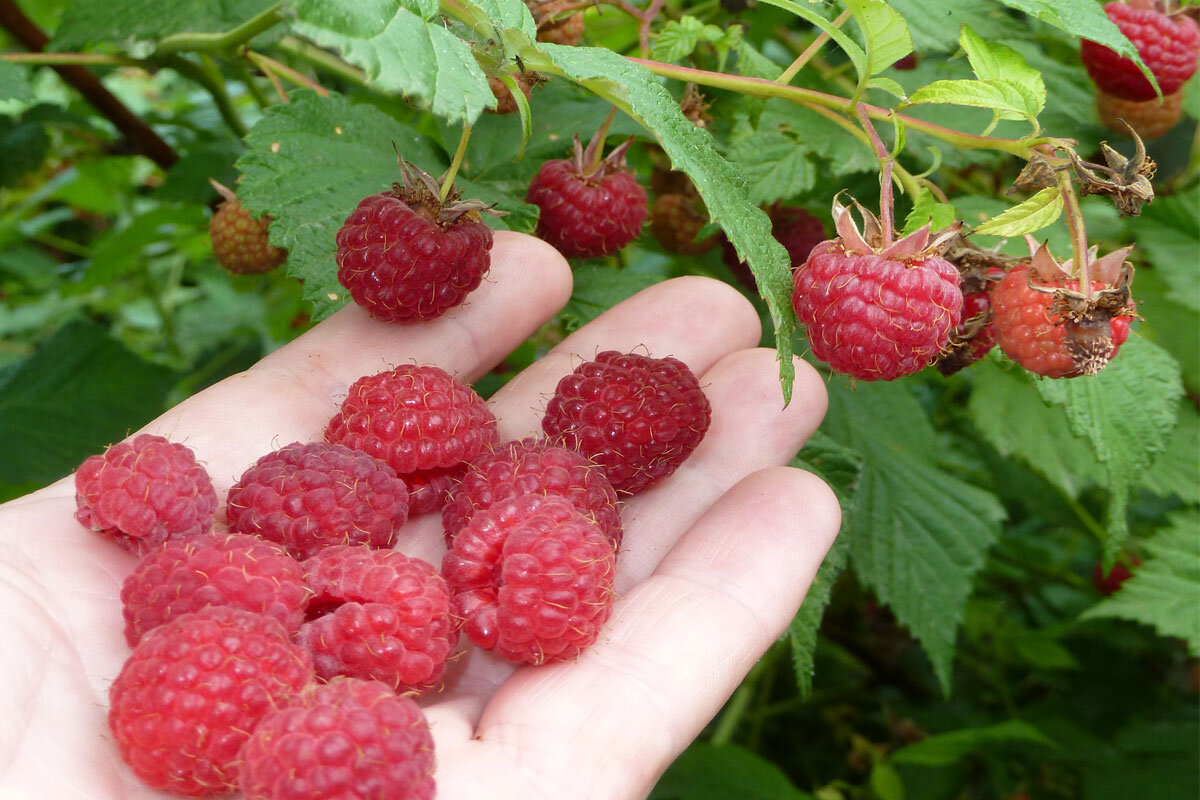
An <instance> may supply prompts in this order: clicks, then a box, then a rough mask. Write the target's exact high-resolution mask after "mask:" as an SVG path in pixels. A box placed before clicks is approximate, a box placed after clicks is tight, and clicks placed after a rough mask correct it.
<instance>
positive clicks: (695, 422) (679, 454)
mask: <svg viewBox="0 0 1200 800" xmlns="http://www.w3.org/2000/svg"><path fill="white" fill-rule="evenodd" d="M711 418H712V408H711V406H710V405H709V402H708V398H707V397H705V395H704V392H703V391H702V390H701V389H700V382H699V381H698V380H696V376H695V375H693V374H692V371H691V370H690V369H688V367H687V365H686V364H684V363H683V362H682V361H679V360H678V359H675V358H670V357H668V358H652V357H650V356H643V355H639V354H637V353H618V352H616V351H615V350H606V351H604V352H603V353H599V354H598V355H597V356H596V358H595V360H593V361H585V362H584V363H582V364H580V365H579V366H578V367H576V368H575V371H574V372H572V373H571V374H570V375H568V376H566V377H565V378H563V379H562V380H560V381H559V382H558V388H557V389H556V390H555V392H554V396H553V397H551V398H550V402H549V403H547V404H546V416H545V417H543V418H542V430H543V431H545V433H546V435H547V436H549V437H550V438H551V439H553V440H555V442H556V443H557V444H562V445H563V446H565V447H569V448H571V449H573V450H578V451H579V452H580V453H582V454H583V455H585V456H587V457H588V458H590V459H591V460H592V461H594V462H596V463H597V464H599V465H600V466H601V467H603V468H604V470H605V474H606V475H607V476H608V480H609V481H610V482H611V483H612V485H613V488H615V489H616V490H617V491H619V492H626V493H629V494H634V493H636V492H640V491H642V490H643V489H645V488H647V487H648V486H650V485H652V484H654V483H657V482H658V481H661V480H663V479H664V478H666V477H667V476H668V475H670V474H671V473H673V472H674V471H675V470H676V469H677V468H678V467H679V465H680V464H682V463H683V461H684V459H686V458H687V457H688V456H689V455H691V454H692V451H693V450H695V449H696V446H697V445H698V444H700V440H701V439H703V438H704V434H705V433H706V432H707V431H708V425H709V422H710V421H711Z"/></svg>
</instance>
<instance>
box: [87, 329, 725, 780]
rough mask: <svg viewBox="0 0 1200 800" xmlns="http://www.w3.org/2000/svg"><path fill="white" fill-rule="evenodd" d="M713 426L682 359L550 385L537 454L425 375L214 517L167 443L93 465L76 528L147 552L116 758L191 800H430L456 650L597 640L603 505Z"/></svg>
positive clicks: (111, 455) (355, 402)
mask: <svg viewBox="0 0 1200 800" xmlns="http://www.w3.org/2000/svg"><path fill="white" fill-rule="evenodd" d="M710 418H711V410H710V407H709V403H708V400H707V398H706V397H705V395H704V392H703V391H702V390H701V388H700V385H699V382H698V381H697V379H696V376H695V375H693V374H692V372H691V370H689V369H688V367H687V366H686V365H685V364H683V363H682V362H680V361H678V360H676V359H673V358H652V357H650V356H648V355H640V354H621V353H617V352H611V351H609V352H602V353H600V354H598V355H597V356H596V357H595V359H594V360H592V361H586V362H584V363H582V364H580V365H579V367H578V368H576V369H575V370H574V371H573V372H572V373H571V374H570V375H567V376H566V377H564V378H563V379H562V380H561V381H560V382H559V384H558V387H557V390H556V392H555V394H554V396H553V397H552V398H551V399H550V400H549V402H548V404H547V408H546V414H545V417H544V419H543V420H542V428H543V433H544V436H543V437H541V438H525V439H520V440H516V441H507V442H502V441H500V437H499V434H498V431H497V424H496V419H495V417H494V416H493V415H492V413H491V411H490V410H489V408H488V406H487V404H486V403H485V402H484V401H483V399H482V398H481V397H480V396H479V395H477V394H476V393H475V392H474V390H472V389H471V387H469V386H467V385H465V384H464V383H462V382H461V381H459V380H458V379H457V378H455V377H454V376H452V375H450V374H448V373H447V372H445V371H444V370H442V369H439V368H438V367H434V366H412V365H402V366H399V367H396V368H394V369H391V370H388V371H386V372H382V373H379V374H377V375H370V376H367V377H364V378H361V379H359V380H357V381H355V382H354V383H353V384H352V385H351V386H350V387H349V390H348V392H347V396H346V398H345V401H344V402H343V403H342V405H341V407H340V408H339V409H338V411H337V413H336V414H334V415H333V418H332V419H331V420H330V422H329V424H328V426H327V427H326V429H325V431H324V441H318V442H295V443H292V444H288V445H286V446H284V447H281V448H280V449H278V450H276V451H274V452H272V453H268V454H266V455H264V456H263V457H262V458H260V459H259V460H258V461H257V462H256V463H254V464H253V465H251V466H250V468H249V469H247V470H246V471H245V473H244V474H243V475H242V476H241V478H240V479H239V480H238V481H237V483H236V484H235V485H234V486H233V488H232V489H230V491H229V493H228V496H227V497H226V498H225V503H224V507H223V509H222V510H221V513H220V514H218V509H219V506H220V503H219V502H218V497H217V493H216V491H215V490H214V488H213V483H212V480H211V479H210V477H209V475H208V473H207V472H206V471H205V469H204V467H203V466H201V464H200V463H199V462H198V461H197V459H196V456H195V454H194V453H193V452H192V451H191V450H190V449H189V448H188V447H186V446H185V445H183V444H180V443H178V442H171V441H168V440H167V439H165V438H163V437H161V436H155V435H151V434H140V435H137V436H135V437H133V438H132V439H129V440H128V441H125V442H120V443H118V444H114V445H113V446H111V447H110V448H109V449H108V450H107V451H105V452H104V453H103V454H102V455H96V456H92V457H90V458H88V459H87V460H86V461H85V462H84V463H83V464H82V465H81V466H80V467H79V469H78V471H77V472H76V475H75V486H76V501H77V506H78V510H77V511H76V517H77V519H78V520H79V521H80V522H81V523H82V524H83V525H84V526H85V527H87V528H90V529H92V530H94V531H97V532H99V533H100V534H101V535H104V536H106V537H109V538H111V539H112V540H113V541H114V542H116V543H117V544H118V545H119V546H121V547H123V548H125V549H127V550H129V551H131V552H134V553H136V554H138V555H140V556H141V561H140V563H138V565H137V567H136V568H135V569H134V570H133V572H132V573H131V574H130V575H129V576H128V577H127V578H126V579H125V582H124V585H123V587H122V589H121V601H122V604H123V607H124V609H123V613H124V620H125V638H126V641H127V642H128V644H129V646H130V647H131V648H132V653H131V655H130V656H129V659H128V661H127V662H126V663H125V666H124V667H123V668H122V670H121V672H120V674H119V675H118V676H117V678H116V680H115V681H114V682H113V684H112V687H111V691H110V700H111V709H110V711H109V716H108V722H109V726H110V728H111V731H112V736H113V739H114V741H115V742H116V745H117V747H118V748H119V750H120V753H121V757H122V758H123V759H124V760H125V762H126V763H127V764H128V765H129V767H130V768H131V769H132V770H133V772H134V773H135V774H136V775H137V776H138V777H139V778H140V779H141V780H142V781H144V782H145V783H146V784H147V785H149V786H152V787H154V788H156V789H162V790H165V791H168V792H171V793H173V794H176V795H180V796H184V797H205V796H213V795H222V794H229V793H232V792H235V791H240V792H242V793H243V795H244V796H245V797H246V798H249V799H250V800H259V799H260V798H261V799H263V800H267V799H269V800H283V799H284V798H287V799H288V800H301V799H302V798H310V797H333V796H336V797H339V798H347V800H352V799H353V798H366V797H387V798H392V799H393V800H410V799H411V800H428V799H429V798H432V797H433V796H434V793H435V787H434V778H433V773H434V745H433V738H432V736H431V734H430V729H429V726H428V724H427V723H426V720H425V717H424V715H423V714H422V711H421V708H420V707H419V706H418V704H417V702H416V701H415V700H414V699H413V698H414V697H416V696H418V695H421V694H424V693H435V692H437V691H438V690H439V689H440V688H441V685H442V682H443V675H444V673H445V671H446V668H447V664H448V662H452V661H453V660H454V657H455V655H456V654H457V653H460V652H461V651H462V648H460V647H459V638H460V635H461V634H463V633H464V632H465V634H466V638H467V639H469V640H470V641H471V642H472V643H473V644H475V645H476V646H478V647H481V648H483V649H486V650H490V651H492V652H494V653H495V654H496V655H497V656H499V657H501V658H504V659H506V660H508V661H510V662H514V663H517V664H529V665H539V664H546V663H550V662H556V661H567V660H571V659H575V658H577V657H579V655H580V654H581V653H582V651H583V650H584V649H586V648H587V647H588V646H589V645H591V644H592V643H593V642H595V641H596V639H597V637H598V636H600V634H601V630H602V628H603V627H604V624H605V623H606V621H607V620H608V618H609V615H610V613H611V611H612V606H613V602H614V599H615V594H614V590H613V580H614V577H615V574H616V560H617V553H618V551H619V549H620V546H621V539H622V526H621V512H620V506H619V503H618V499H619V498H620V497H622V496H625V495H630V494H633V493H635V492H640V491H642V490H643V489H646V488H647V487H649V486H651V485H653V484H655V483H658V482H659V481H662V480H663V479H665V478H666V477H667V476H669V475H670V474H671V473H672V472H674V471H675V470H676V469H677V468H678V467H679V466H680V464H681V463H682V462H683V461H684V460H685V459H686V458H687V457H688V456H689V455H690V454H691V452H692V451H693V450H694V449H695V448H696V446H697V445H698V444H699V443H700V440H701V439H702V438H703V436H704V434H705V432H706V431H707V430H708V426H709V422H710ZM439 509H440V511H441V514H442V519H443V522H444V529H445V538H446V545H447V553H446V556H445V558H444V560H443V562H442V565H441V569H440V570H438V569H437V568H435V567H434V566H433V565H431V564H429V563H427V562H425V561H422V560H421V559H418V558H411V557H409V556H407V555H405V554H404V553H403V552H402V550H403V548H404V544H405V542H404V533H405V529H404V523H405V522H406V521H407V519H408V518H409V516H410V515H413V514H418V513H426V512H429V511H434V510H439ZM397 547H399V548H400V549H394V548H397Z"/></svg>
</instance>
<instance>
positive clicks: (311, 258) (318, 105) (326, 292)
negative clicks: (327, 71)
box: [237, 89, 446, 319]
mask: <svg viewBox="0 0 1200 800" xmlns="http://www.w3.org/2000/svg"><path fill="white" fill-rule="evenodd" d="M393 144H394V145H395V146H396V149H397V150H399V152H400V153H401V155H403V156H404V158H406V159H408V160H409V161H412V162H413V163H415V164H417V166H419V167H421V168H422V169H424V170H425V171H427V172H429V173H431V174H438V173H440V172H441V171H442V169H444V168H445V163H446V162H445V160H444V155H443V154H442V153H441V152H440V151H439V150H438V149H437V148H436V147H435V146H434V145H433V143H432V142H430V141H429V140H428V139H427V138H425V137H424V136H422V135H420V134H418V133H417V132H416V131H414V130H412V129H411V128H408V127H406V126H404V125H402V124H400V123H399V122H397V121H396V120H394V119H392V118H391V117H389V116H387V115H386V114H384V113H383V112H382V111H380V110H379V109H377V108H375V107H374V106H369V105H353V104H351V102H350V101H349V100H348V99H347V98H345V97H343V96H342V95H339V94H331V95H330V96H329V97H320V96H318V95H317V94H316V93H314V92H311V91H309V90H307V89H305V90H301V91H296V92H293V93H291V102H290V103H288V104H286V105H278V106H272V107H271V108H270V109H268V110H267V112H266V114H264V115H263V118H262V119H261V120H259V122H258V124H256V125H255V126H254V128H253V129H252V130H251V131H250V134H249V135H248V136H247V137H246V145H247V147H248V149H247V151H246V152H245V153H244V154H243V155H242V157H241V158H239V159H238V162H237V167H238V170H239V171H240V172H241V173H242V181H241V182H240V183H239V184H238V186H237V190H238V197H239V198H240V199H241V201H242V203H243V204H244V205H245V206H246V207H247V208H248V209H250V211H251V212H253V213H254V214H264V213H267V214H270V215H271V216H272V217H274V222H272V223H271V229H270V230H271V243H272V244H274V245H276V246H278V247H286V248H287V249H288V251H289V252H288V261H287V271H288V274H289V275H292V276H294V277H297V278H302V279H303V280H304V296H305V298H306V299H308V300H310V301H311V302H312V303H313V308H314V312H313V316H314V318H315V319H320V318H322V317H324V316H326V315H327V314H329V313H331V312H332V311H334V310H335V309H337V308H338V307H340V306H341V305H342V304H343V303H344V302H345V296H344V290H343V289H342V287H341V285H340V284H338V282H337V266H336V264H335V263H334V253H335V252H336V250H337V245H336V243H335V241H334V236H335V234H336V233H337V231H338V229H339V228H340V227H341V226H342V223H343V222H345V221H346V217H347V216H348V215H349V214H350V212H351V211H352V210H353V209H354V207H355V206H356V205H358V202H359V201H360V200H362V199H363V198H364V197H366V196H367V195H370V194H375V193H377V192H382V191H386V190H387V189H389V188H390V187H391V184H392V183H393V182H394V181H396V180H398V179H399V177H400V172H399V169H398V168H397V166H396V153H395V151H393V150H392V145H393Z"/></svg>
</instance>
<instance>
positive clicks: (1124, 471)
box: [1037, 336, 1183, 568]
mask: <svg viewBox="0 0 1200 800" xmlns="http://www.w3.org/2000/svg"><path fill="white" fill-rule="evenodd" d="M1037 388H1038V391H1039V392H1040V393H1041V395H1042V397H1043V398H1044V399H1045V400H1046V401H1047V402H1049V403H1052V404H1054V405H1058V406H1060V407H1062V408H1063V409H1064V410H1065V411H1066V415H1067V421H1068V423H1069V424H1070V426H1071V430H1072V431H1073V432H1074V433H1075V434H1076V435H1079V436H1085V437H1087V438H1088V439H1089V440H1090V441H1091V443H1092V446H1093V447H1094V448H1095V451H1096V457H1097V458H1099V460H1100V462H1101V463H1102V464H1103V465H1104V466H1105V468H1106V469H1107V473H1108V480H1107V481H1106V486H1107V488H1108V490H1109V508H1108V536H1107V537H1106V538H1105V540H1104V565H1105V567H1106V568H1108V567H1111V566H1112V564H1113V563H1115V561H1116V558H1117V556H1118V555H1119V554H1120V552H1121V547H1122V546H1123V545H1124V543H1125V540H1126V538H1127V537H1128V536H1129V521H1128V519H1126V511H1127V504H1128V499H1129V491H1130V489H1132V487H1134V486H1136V485H1138V483H1139V481H1140V476H1141V475H1142V473H1144V472H1145V471H1146V469H1148V468H1149V467H1150V464H1151V463H1153V461H1154V458H1155V457H1156V456H1157V455H1158V454H1159V453H1162V452H1163V451H1164V450H1166V448H1167V441H1168V437H1169V436H1170V435H1171V431H1172V430H1173V429H1174V428H1175V424H1176V418H1177V414H1178V409H1179V399H1180V398H1181V397H1182V396H1183V382H1182V381H1181V380H1180V377H1179V365H1178V364H1177V363H1176V362H1175V359H1173V358H1171V356H1170V355H1168V354H1167V352H1166V351H1165V350H1163V349H1162V348H1160V347H1159V346H1158V345H1155V344H1152V343H1151V342H1149V341H1148V340H1146V339H1143V338H1142V337H1140V336H1133V337H1131V338H1130V340H1129V341H1128V342H1126V343H1125V344H1124V346H1123V347H1122V349H1121V353H1120V355H1119V356H1118V357H1117V358H1114V359H1113V360H1112V362H1111V363H1110V364H1108V366H1106V367H1105V368H1104V370H1103V371H1102V372H1100V374H1099V375H1093V376H1090V377H1080V378H1072V379H1071V380H1065V381H1038V384H1037Z"/></svg>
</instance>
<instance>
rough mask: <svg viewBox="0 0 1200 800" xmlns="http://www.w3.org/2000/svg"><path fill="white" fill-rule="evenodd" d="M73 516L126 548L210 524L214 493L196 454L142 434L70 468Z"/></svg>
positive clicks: (191, 532)
mask: <svg viewBox="0 0 1200 800" xmlns="http://www.w3.org/2000/svg"><path fill="white" fill-rule="evenodd" d="M75 504H76V506H77V507H78V510H77V511H76V512H75V519H77V520H79V521H80V523H82V524H83V526H84V527H86V528H91V529H92V530H94V531H100V532H101V533H103V534H105V535H106V536H110V537H112V538H113V539H114V540H115V541H116V542H117V544H119V545H121V547H123V548H125V549H126V550H131V551H135V552H140V550H141V549H142V548H145V547H153V546H154V545H157V544H161V543H162V542H164V541H166V540H167V539H168V538H180V537H184V536H194V535H195V534H198V533H206V532H207V531H208V530H209V529H210V528H212V523H213V515H214V513H215V512H216V510H217V493H216V491H215V490H214V489H213V485H212V480H211V479H209V477H208V473H207V472H205V471H204V467H202V466H200V465H199V464H198V463H196V454H195V453H193V452H192V451H191V450H190V449H189V448H187V447H185V446H184V445H182V444H178V443H176V442H169V441H167V440H166V439H164V438H163V437H161V436H154V435H153V434H149V433H143V434H139V435H137V436H135V437H133V438H132V439H130V440H129V441H127V442H118V443H116V444H114V445H112V446H111V447H109V448H108V449H107V450H105V451H104V454H103V455H98V456H91V457H89V458H88V459H87V460H86V461H84V462H83V463H82V464H81V465H80V466H79V469H78V470H76V472H75Z"/></svg>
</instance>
